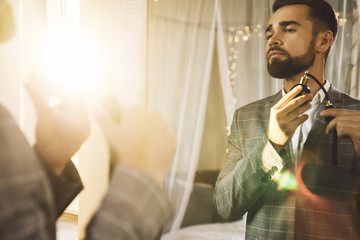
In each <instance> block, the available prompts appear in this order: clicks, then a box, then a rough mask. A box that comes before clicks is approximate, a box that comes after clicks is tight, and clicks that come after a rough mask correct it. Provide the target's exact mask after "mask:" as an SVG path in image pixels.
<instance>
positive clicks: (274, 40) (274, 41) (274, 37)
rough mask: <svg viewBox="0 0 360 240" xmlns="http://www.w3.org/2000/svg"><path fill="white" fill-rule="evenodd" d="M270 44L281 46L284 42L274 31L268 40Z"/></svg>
mask: <svg viewBox="0 0 360 240" xmlns="http://www.w3.org/2000/svg"><path fill="white" fill-rule="evenodd" d="M268 44H269V46H270V47H272V46H279V45H281V44H282V41H281V39H280V37H279V35H278V34H276V33H274V34H273V35H272V36H271V37H270V38H269V40H268Z"/></svg>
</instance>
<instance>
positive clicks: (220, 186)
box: [214, 105, 285, 220]
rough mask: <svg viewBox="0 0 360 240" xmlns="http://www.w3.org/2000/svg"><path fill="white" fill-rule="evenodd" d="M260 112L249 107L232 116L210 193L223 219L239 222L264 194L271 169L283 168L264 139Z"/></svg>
mask: <svg viewBox="0 0 360 240" xmlns="http://www.w3.org/2000/svg"><path fill="white" fill-rule="evenodd" d="M254 109H255V110H254ZM256 110H258V111H256ZM260 110H261V111H260ZM255 111H256V114H254V112H255ZM263 113H264V110H263V109H259V108H258V109H256V106H251V105H250V106H248V107H245V108H241V109H238V110H237V111H236V112H235V114H234V119H233V123H232V126H231V134H230V136H229V138H228V148H227V155H226V162H225V165H224V167H223V169H222V170H221V172H220V174H219V176H218V180H217V182H216V186H215V191H214V201H215V205H216V206H217V209H218V212H219V214H220V215H221V216H222V217H223V218H225V219H227V220H237V219H241V217H242V216H243V215H244V214H245V213H246V212H247V211H248V210H249V209H250V208H251V206H253V205H254V204H255V203H256V201H257V200H258V199H259V197H260V196H261V195H262V194H263V193H264V192H265V190H266V186H267V184H268V182H269V181H271V178H270V176H271V173H272V169H274V167H276V168H275V169H276V170H277V171H281V170H282V169H283V168H284V165H285V163H284V159H283V156H282V154H279V153H277V152H276V150H275V149H274V148H273V146H272V144H271V143H270V142H269V140H268V139H267V136H266V129H267V124H268V117H267V116H265V117H261V116H263V115H264V114H263ZM277 171H276V172H277ZM274 174H275V172H274Z"/></svg>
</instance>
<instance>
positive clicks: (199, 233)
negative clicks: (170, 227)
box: [161, 220, 245, 240]
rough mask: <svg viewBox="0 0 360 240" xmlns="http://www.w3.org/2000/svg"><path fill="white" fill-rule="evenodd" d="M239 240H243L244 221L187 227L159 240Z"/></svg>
mask: <svg viewBox="0 0 360 240" xmlns="http://www.w3.org/2000/svg"><path fill="white" fill-rule="evenodd" d="M188 239H189V240H202V239H204V240H205V239H206V240H241V239H245V224H244V220H241V221H237V222H231V223H211V224H201V225H194V226H189V227H186V228H182V229H179V230H177V231H174V232H171V233H167V234H165V235H163V236H162V237H161V240H188Z"/></svg>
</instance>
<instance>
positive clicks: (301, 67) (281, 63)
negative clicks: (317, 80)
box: [267, 41, 315, 78]
mask: <svg viewBox="0 0 360 240" xmlns="http://www.w3.org/2000/svg"><path fill="white" fill-rule="evenodd" d="M314 45H315V43H314V41H311V44H310V48H309V50H308V51H307V52H306V53H305V54H303V55H301V56H296V57H291V56H290V54H289V53H288V52H287V51H285V50H283V49H281V48H279V47H273V48H270V49H269V50H277V51H281V53H283V54H284V55H285V56H286V59H285V60H280V59H276V58H275V59H273V60H272V62H271V63H269V60H268V61H267V69H268V72H269V74H270V75H271V76H272V77H275V78H289V77H291V76H294V75H296V74H298V73H301V72H304V71H306V70H307V69H309V67H310V66H312V65H313V63H314V60H315V48H314Z"/></svg>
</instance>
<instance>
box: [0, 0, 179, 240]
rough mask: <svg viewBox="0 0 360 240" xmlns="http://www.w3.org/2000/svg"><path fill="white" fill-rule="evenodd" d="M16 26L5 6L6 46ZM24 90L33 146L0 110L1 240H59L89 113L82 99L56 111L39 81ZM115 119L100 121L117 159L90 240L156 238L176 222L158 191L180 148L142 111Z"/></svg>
mask: <svg viewBox="0 0 360 240" xmlns="http://www.w3.org/2000/svg"><path fill="white" fill-rule="evenodd" d="M13 26H14V25H13V19H12V13H11V8H10V6H9V5H8V4H7V2H5V1H4V0H0V40H7V39H9V38H10V37H11V36H12V35H13V33H14V29H13ZM25 87H26V90H27V92H28V93H29V95H30V97H31V99H32V101H33V103H34V105H35V108H36V112H37V126H36V143H35V145H34V147H31V146H30V145H29V143H28V142H27V140H26V138H25V136H24V135H23V134H22V132H21V130H20V129H19V127H18V125H17V123H16V122H15V120H14V119H13V118H12V116H11V115H10V114H9V112H8V111H7V110H6V109H5V108H4V107H3V106H2V105H1V104H0V239H2V240H3V239H37V240H41V239H46V240H48V239H55V238H56V232H55V221H56V219H57V217H59V216H60V215H61V214H62V212H63V211H64V209H65V208H66V207H67V206H68V205H69V204H70V203H71V201H72V200H73V199H74V198H75V197H76V195H77V194H78V193H79V192H80V191H81V190H82V188H83V186H82V183H81V179H80V176H79V174H78V172H77V170H76V168H75V166H74V165H73V164H72V162H71V160H70V158H71V157H72V156H73V155H74V154H75V153H76V152H77V151H78V150H79V148H80V146H81V145H82V144H83V142H84V141H85V140H86V138H87V137H88V134H89V121H88V114H87V111H86V108H85V106H84V104H83V103H82V102H81V100H80V99H77V98H76V97H68V98H64V99H61V100H62V101H61V104H60V105H58V106H56V107H55V108H51V107H49V105H48V97H49V94H50V93H49V92H47V90H48V89H47V88H46V84H45V82H44V81H43V82H41V79H37V77H36V76H35V77H33V79H32V80H31V81H30V82H29V83H28V84H26V86H25ZM108 114H109V112H99V114H98V116H97V117H98V120H99V122H100V124H102V127H103V130H104V133H105V134H106V136H107V138H108V140H109V141H108V142H109V144H110V146H111V152H112V153H114V154H115V153H116V154H115V155H112V159H113V166H114V168H113V170H112V179H111V183H110V187H109V190H108V193H107V194H106V196H105V199H104V201H103V203H102V205H101V207H100V209H99V210H98V211H97V213H96V214H95V216H94V218H93V219H92V221H91V223H90V224H89V226H88V229H87V236H86V238H87V239H156V238H157V237H159V233H160V232H161V229H162V227H163V225H164V223H165V222H166V221H167V220H168V219H169V217H170V215H171V210H170V206H169V203H168V201H167V198H166V196H165V195H164V194H163V193H162V191H161V188H160V186H159V184H161V181H162V178H163V177H164V175H165V173H166V171H167V167H168V166H169V165H170V163H171V160H172V156H173V154H174V151H175V145H176V141H175V139H174V137H173V135H172V134H171V133H170V132H169V130H168V129H167V126H166V124H165V122H164V121H163V120H162V118H161V117H160V116H159V115H158V114H156V113H150V112H147V111H146V110H144V109H140V108H137V109H134V110H131V111H130V112H129V113H121V114H122V116H121V121H120V122H118V121H115V120H113V119H112V118H111V117H110V115H108ZM143 172H145V173H146V174H147V175H146V174H144V173H143Z"/></svg>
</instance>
